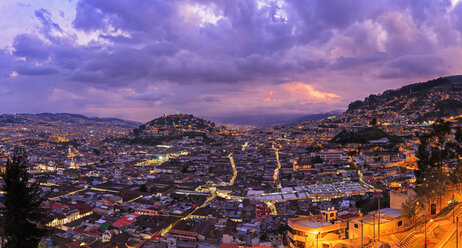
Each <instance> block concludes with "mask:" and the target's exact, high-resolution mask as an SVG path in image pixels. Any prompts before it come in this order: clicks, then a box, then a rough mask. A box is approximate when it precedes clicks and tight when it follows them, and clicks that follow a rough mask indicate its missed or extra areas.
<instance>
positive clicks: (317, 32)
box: [0, 0, 462, 121]
mask: <svg viewBox="0 0 462 248" xmlns="http://www.w3.org/2000/svg"><path fill="white" fill-rule="evenodd" d="M0 12H1V13H2V14H1V15H0V30H1V35H0V112H1V113H40V112H52V113H55V112H69V113H80V114H85V115H88V116H100V117H118V118H123V119H129V120H137V121H147V120H150V119H153V118H154V117H157V116H159V115H161V114H164V113H174V112H175V110H176V108H179V110H180V112H183V113H192V114H195V115H199V116H226V115H242V114H249V115H253V114H310V113H320V112H327V111H333V110H345V109H346V107H347V106H348V103H349V102H351V101H354V100H357V99H363V98H364V97H366V96H368V95H369V94H377V93H380V92H382V91H384V90H388V89H394V88H398V87H400V86H403V85H406V84H409V83H415V82H421V81H426V80H429V79H433V78H437V77H440V76H446V75H456V74H462V59H461V58H462V3H460V2H459V1H458V0H452V1H451V0H447V1H446V0H443V1H438V0H433V1H431V0H418V1H416V0H374V1H370V0H342V1H332V0H233V1H229V0H196V1H195V0H175V1H170V0H34V1H26V0H2V1H0Z"/></svg>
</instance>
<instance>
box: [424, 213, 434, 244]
mask: <svg viewBox="0 0 462 248" xmlns="http://www.w3.org/2000/svg"><path fill="white" fill-rule="evenodd" d="M430 222H433V219H430ZM425 248H427V219H425Z"/></svg>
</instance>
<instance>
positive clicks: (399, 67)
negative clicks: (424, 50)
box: [380, 55, 446, 78]
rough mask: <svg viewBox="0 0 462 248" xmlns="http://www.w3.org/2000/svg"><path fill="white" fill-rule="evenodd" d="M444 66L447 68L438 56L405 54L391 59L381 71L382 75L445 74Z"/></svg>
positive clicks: (389, 76) (386, 76)
mask: <svg viewBox="0 0 462 248" xmlns="http://www.w3.org/2000/svg"><path fill="white" fill-rule="evenodd" d="M444 68H446V65H445V64H444V60H443V59H442V58H440V57H438V56H433V55H422V56H404V57H400V58H397V59H394V60H392V61H390V63H388V64H387V66H386V67H385V69H384V71H382V72H381V73H380V77H383V78H402V77H406V76H409V77H410V76H425V75H428V76H432V75H440V76H443V75H444V74H445V69H444Z"/></svg>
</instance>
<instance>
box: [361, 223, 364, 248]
mask: <svg viewBox="0 0 462 248" xmlns="http://www.w3.org/2000/svg"><path fill="white" fill-rule="evenodd" d="M363 229H364V226H363V220H362V219H361V248H363V247H364V241H363Z"/></svg>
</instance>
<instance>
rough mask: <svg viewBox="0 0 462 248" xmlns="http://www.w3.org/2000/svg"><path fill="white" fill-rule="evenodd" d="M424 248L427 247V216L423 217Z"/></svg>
mask: <svg viewBox="0 0 462 248" xmlns="http://www.w3.org/2000/svg"><path fill="white" fill-rule="evenodd" d="M424 241H425V248H427V218H425V240H424Z"/></svg>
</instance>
